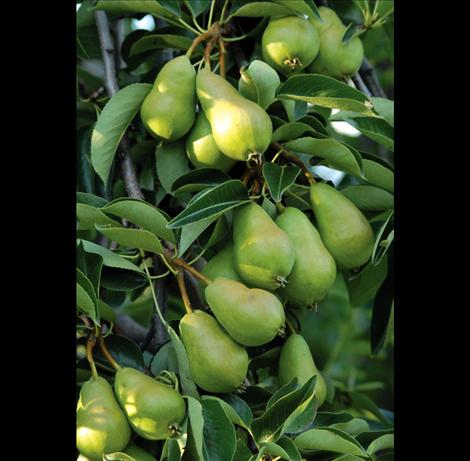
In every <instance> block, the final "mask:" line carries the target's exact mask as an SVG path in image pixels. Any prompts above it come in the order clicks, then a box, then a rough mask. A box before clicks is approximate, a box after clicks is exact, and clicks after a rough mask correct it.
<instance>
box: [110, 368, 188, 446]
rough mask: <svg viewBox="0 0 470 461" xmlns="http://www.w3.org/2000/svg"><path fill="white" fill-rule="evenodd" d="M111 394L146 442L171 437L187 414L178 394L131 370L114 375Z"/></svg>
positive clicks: (123, 369)
mask: <svg viewBox="0 0 470 461" xmlns="http://www.w3.org/2000/svg"><path fill="white" fill-rule="evenodd" d="M114 392H115V393H116V396H117V399H118V401H119V404H120V405H121V407H122V408H123V410H124V412H125V413H126V415H127V418H128V420H129V423H130V425H131V426H132V428H133V429H134V431H135V432H137V434H139V435H140V436H142V437H143V438H145V439H148V440H162V439H167V438H169V437H171V436H172V435H173V433H174V429H178V427H179V425H180V424H181V422H182V421H183V419H184V417H185V415H186V405H185V403H184V400H183V397H181V395H180V394H179V392H177V391H176V390H175V389H173V388H172V387H171V386H169V385H166V384H163V383H161V382H159V381H157V380H156V379H154V378H152V377H150V376H147V375H146V374H144V373H142V372H141V371H139V370H136V369H134V368H121V369H119V370H118V371H117V372H116V377H115V379H114Z"/></svg>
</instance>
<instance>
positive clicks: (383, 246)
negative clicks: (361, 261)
mask: <svg viewBox="0 0 470 461" xmlns="http://www.w3.org/2000/svg"><path fill="white" fill-rule="evenodd" d="M393 216H394V212H393V211H392V212H391V213H390V215H389V216H388V218H387V219H386V220H385V222H384V223H383V224H382V226H381V228H380V229H379V231H378V232H377V236H376V237H375V243H374V248H373V250H372V257H371V261H372V264H374V265H375V266H377V265H378V264H379V263H380V261H381V259H382V258H383V257H384V256H385V254H386V253H387V251H388V249H389V248H390V245H391V244H392V243H393V240H394V235H395V233H394V229H393V225H394V224H393V220H392V218H393ZM384 235H386V236H387V237H386V238H385V239H384V237H383V236H384Z"/></svg>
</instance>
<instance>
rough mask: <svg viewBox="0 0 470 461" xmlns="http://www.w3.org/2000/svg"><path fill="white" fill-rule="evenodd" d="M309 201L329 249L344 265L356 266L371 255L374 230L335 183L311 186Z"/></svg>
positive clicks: (362, 263)
mask: <svg viewBox="0 0 470 461" xmlns="http://www.w3.org/2000/svg"><path fill="white" fill-rule="evenodd" d="M310 201H311V204H312V208H313V212H314V213H315V218H316V220H317V226H318V230H319V231H320V235H321V238H322V240H323V243H324V244H325V246H326V248H328V251H329V252H330V253H331V254H332V255H333V257H334V258H335V260H336V263H337V264H338V266H339V267H340V268H342V269H356V268H358V267H361V266H362V265H364V264H365V263H367V262H368V261H369V259H370V257H371V256H372V250H373V247H374V233H373V231H372V228H371V226H370V224H369V221H367V219H366V218H365V216H364V215H363V214H362V212H361V211H360V210H359V208H357V207H356V205H354V203H353V202H351V200H349V199H348V198H346V197H345V196H344V195H343V194H342V193H341V192H339V191H337V190H336V189H335V188H334V187H331V186H329V185H328V184H325V183H316V184H312V185H311V186H310Z"/></svg>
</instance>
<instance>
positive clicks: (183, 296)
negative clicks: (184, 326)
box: [176, 271, 193, 314]
mask: <svg viewBox="0 0 470 461" xmlns="http://www.w3.org/2000/svg"><path fill="white" fill-rule="evenodd" d="M176 282H177V283H178V288H179V289H180V293H181V299H182V300H183V304H184V308H185V309H186V312H187V313H188V314H191V313H192V311H193V308H192V307H191V301H190V300H189V297H188V291H187V289H186V283H185V282H184V272H182V271H180V272H178V273H177V274H176Z"/></svg>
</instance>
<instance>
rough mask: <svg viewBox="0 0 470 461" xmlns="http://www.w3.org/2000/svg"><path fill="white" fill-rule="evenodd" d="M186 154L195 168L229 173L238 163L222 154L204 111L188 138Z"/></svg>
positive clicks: (198, 117) (200, 113)
mask: <svg viewBox="0 0 470 461" xmlns="http://www.w3.org/2000/svg"><path fill="white" fill-rule="evenodd" d="M186 153H187V154H188V157H189V160H190V161H191V163H192V164H193V166H194V167H195V168H217V169H218V170H220V171H223V172H227V171H229V170H230V169H232V167H233V166H234V165H235V163H237V162H236V161H235V160H233V159H231V158H230V157H227V156H225V155H224V154H222V152H220V150H219V148H218V147H217V144H216V143H215V141H214V137H213V136H212V130H211V125H210V123H209V121H208V120H207V118H206V116H205V115H204V112H202V111H201V112H199V114H198V116H197V118H196V123H195V124H194V126H193V127H192V129H191V131H190V132H189V134H188V136H187V137H186Z"/></svg>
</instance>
